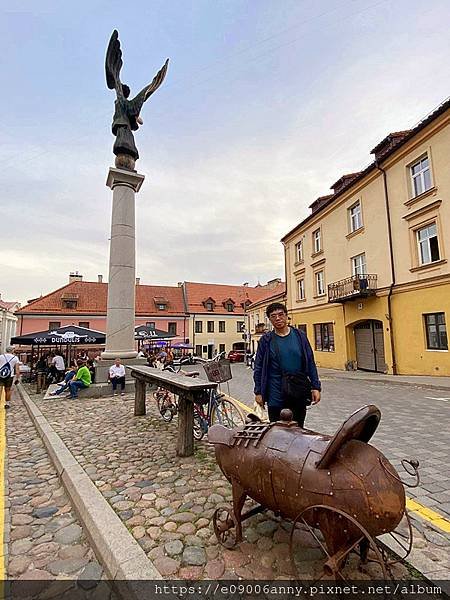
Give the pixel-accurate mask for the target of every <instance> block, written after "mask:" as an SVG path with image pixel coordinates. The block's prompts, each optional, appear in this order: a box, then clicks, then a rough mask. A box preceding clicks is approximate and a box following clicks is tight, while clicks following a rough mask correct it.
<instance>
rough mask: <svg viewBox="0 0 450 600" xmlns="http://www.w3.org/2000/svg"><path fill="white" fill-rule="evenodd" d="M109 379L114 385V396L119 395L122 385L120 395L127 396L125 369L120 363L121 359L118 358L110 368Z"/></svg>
mask: <svg viewBox="0 0 450 600" xmlns="http://www.w3.org/2000/svg"><path fill="white" fill-rule="evenodd" d="M109 379H110V380H111V383H112V388H113V396H116V395H117V393H118V392H117V386H118V385H120V390H121V393H120V395H121V396H125V367H124V366H123V364H122V363H121V362H120V358H116V360H115V362H114V364H113V365H111V367H110V368H109Z"/></svg>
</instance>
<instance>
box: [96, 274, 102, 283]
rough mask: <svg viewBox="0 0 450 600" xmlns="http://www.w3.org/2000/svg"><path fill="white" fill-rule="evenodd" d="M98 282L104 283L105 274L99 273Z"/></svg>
mask: <svg viewBox="0 0 450 600" xmlns="http://www.w3.org/2000/svg"><path fill="white" fill-rule="evenodd" d="M97 283H103V275H97Z"/></svg>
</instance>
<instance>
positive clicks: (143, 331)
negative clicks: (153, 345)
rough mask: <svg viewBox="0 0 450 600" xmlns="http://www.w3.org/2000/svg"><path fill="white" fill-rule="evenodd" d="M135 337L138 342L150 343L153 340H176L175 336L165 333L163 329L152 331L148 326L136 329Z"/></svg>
mask: <svg viewBox="0 0 450 600" xmlns="http://www.w3.org/2000/svg"><path fill="white" fill-rule="evenodd" d="M134 337H135V339H136V340H144V341H145V342H149V341H152V340H155V341H157V340H170V339H171V338H174V337H175V335H174V334H172V333H168V332H167V331H163V330H162V329H152V328H151V327H147V325H139V326H138V327H135V328H134Z"/></svg>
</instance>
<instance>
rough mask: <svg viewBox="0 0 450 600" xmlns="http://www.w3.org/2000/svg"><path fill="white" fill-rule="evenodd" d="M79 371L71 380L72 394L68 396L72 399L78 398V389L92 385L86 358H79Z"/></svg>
mask: <svg viewBox="0 0 450 600" xmlns="http://www.w3.org/2000/svg"><path fill="white" fill-rule="evenodd" d="M77 367H78V371H77V374H76V375H75V377H74V378H73V379H72V380H71V381H69V389H70V394H69V395H68V396H67V397H68V398H71V399H72V400H76V398H78V390H80V389H84V388H88V387H89V386H90V385H91V381H92V380H91V372H90V371H89V369H88V368H87V366H86V363H85V361H84V360H77Z"/></svg>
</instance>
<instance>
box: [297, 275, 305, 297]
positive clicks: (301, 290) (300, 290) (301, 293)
mask: <svg viewBox="0 0 450 600" xmlns="http://www.w3.org/2000/svg"><path fill="white" fill-rule="evenodd" d="M297 294H298V299H299V300H304V299H305V280H304V279H299V280H298V281H297Z"/></svg>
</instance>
